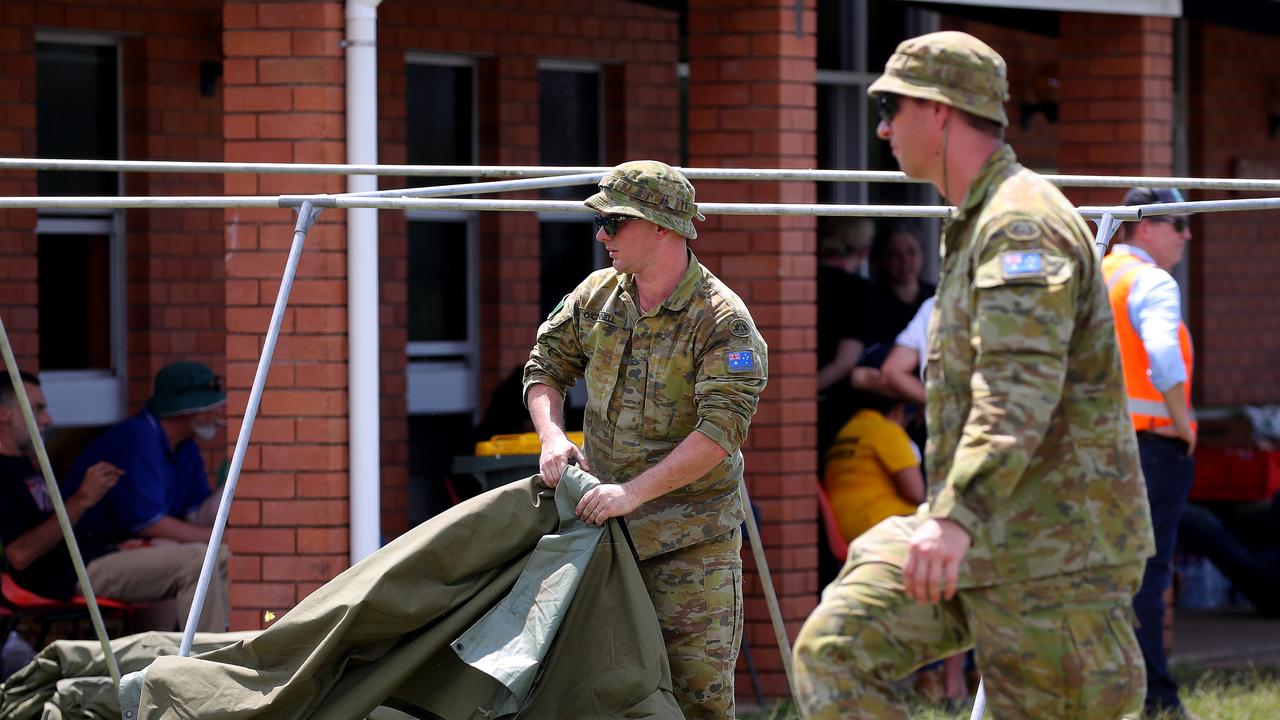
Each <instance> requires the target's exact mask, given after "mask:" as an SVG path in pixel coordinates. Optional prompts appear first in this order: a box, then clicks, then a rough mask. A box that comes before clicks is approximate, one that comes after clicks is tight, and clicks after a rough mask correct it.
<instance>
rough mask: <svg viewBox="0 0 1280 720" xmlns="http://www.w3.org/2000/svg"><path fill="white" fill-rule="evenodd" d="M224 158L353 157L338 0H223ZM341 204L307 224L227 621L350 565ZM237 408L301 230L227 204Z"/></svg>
mask: <svg viewBox="0 0 1280 720" xmlns="http://www.w3.org/2000/svg"><path fill="white" fill-rule="evenodd" d="M223 26H224V28H225V30H224V34H223V48H224V51H225V53H226V60H225V66H224V67H225V70H224V77H225V82H226V100H225V114H224V117H223V137H224V138H225V145H224V147H225V157H226V159H227V160H228V161H232V162H234V161H244V162H248V161H276V162H291V161H292V162H342V161H343V155H344V152H343V151H344V144H343V133H344V116H343V112H344V107H343V82H344V65H343V56H342V50H341V48H340V47H339V44H338V43H339V41H340V39H341V33H342V28H343V3H342V2H338V1H336V0H335V1H332V2H313V3H293V2H279V3H275V2H234V1H232V2H227V3H226V4H225V5H224V7H223ZM344 190H345V183H344V181H343V179H342V178H340V177H323V178H310V177H307V176H297V175H259V176H253V175H228V176H226V179H225V192H226V193H227V194H232V195H243V194H286V193H290V194H292V193H312V192H326V193H333V192H343V191H344ZM344 219H345V215H344V214H343V213H342V212H338V211H333V210H329V211H326V212H325V213H324V214H323V215H322V216H321V218H320V222H318V223H317V224H316V225H315V226H314V227H313V228H312V230H311V232H310V233H308V235H307V241H306V249H305V251H304V252H303V255H302V260H301V263H300V264H299V268H298V275H297V280H296V281H295V282H294V285H293V293H292V296H291V297H290V301H289V307H290V310H289V311H288V313H287V314H286V316H285V321H284V326H283V329H282V333H281V336H280V341H279V345H278V346H277V347H276V352H275V360H274V362H273V364H272V369H271V372H270V375H269V376H268V379H267V385H266V390H265V392H264V394H263V398H262V406H261V410H260V413H259V415H258V419H257V421H256V424H255V426H254V435H253V445H252V446H251V447H250V449H249V453H248V455H247V456H246V458H245V465H244V474H243V476H242V477H241V480H240V486H239V491H238V493H237V498H236V503H235V505H234V506H233V509H232V513H231V525H232V527H231V529H230V531H229V533H228V541H229V542H230V545H231V549H232V551H233V552H234V553H235V555H236V557H235V562H234V564H233V566H232V588H231V605H232V627H233V628H252V627H259V626H260V625H261V624H262V622H263V620H262V618H263V613H264V611H268V610H270V611H274V612H276V614H277V615H278V614H280V612H281V611H283V610H288V609H289V608H290V607H292V606H293V605H294V604H295V603H296V602H297V601H298V600H300V599H301V598H302V597H304V596H305V595H306V594H307V593H309V592H310V591H311V590H313V589H314V588H316V587H318V586H319V585H321V584H323V583H324V582H325V581H327V580H329V579H330V578H332V577H333V576H334V575H336V574H337V573H338V572H340V571H341V570H342V569H344V568H345V567H346V566H347V552H348V540H347V517H348V513H347V473H346V469H347V420H346V411H347V395H346V390H345V388H346V383H347V376H346V373H347V369H346V359H347V354H346V308H345V307H344V305H345V303H346V252H345V249H346V241H345V222H344ZM225 222H226V235H225V250H226V258H227V259H226V304H227V310H226V322H227V339H226V348H227V350H226V352H227V374H228V378H227V386H228V391H229V393H228V394H229V396H230V402H229V403H228V411H227V415H228V418H229V419H230V421H231V422H230V425H231V426H230V428H229V432H228V436H229V438H230V439H231V441H232V442H234V438H235V437H236V435H237V433H238V431H239V422H238V418H240V417H242V416H243V412H244V408H245V405H246V403H247V401H248V394H249V388H250V387H251V385H252V382H253V374H254V371H255V368H256V366H257V361H258V356H259V352H260V350H261V346H262V339H263V337H264V336H265V333H266V330H267V325H268V321H269V319H270V316H271V307H272V305H273V304H274V302H275V297H276V292H277V289H278V287H279V283H280V277H281V273H282V272H283V269H284V264H285V259H286V257H287V255H288V249H289V245H290V242H291V240H292V230H293V223H294V215H293V214H292V213H290V212H288V211H286V210H248V211H246V210H228V211H226V213H225Z"/></svg>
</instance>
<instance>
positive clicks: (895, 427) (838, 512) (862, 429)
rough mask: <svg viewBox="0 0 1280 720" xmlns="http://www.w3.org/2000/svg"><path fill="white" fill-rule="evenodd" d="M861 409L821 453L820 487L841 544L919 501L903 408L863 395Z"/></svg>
mask: <svg viewBox="0 0 1280 720" xmlns="http://www.w3.org/2000/svg"><path fill="white" fill-rule="evenodd" d="M860 404H861V407H862V409H861V410H859V411H858V412H857V413H855V414H854V416H853V417H851V418H849V421H848V422H846V423H845V424H844V426H843V427H842V428H840V432H839V433H837V434H836V439H835V442H834V443H832V445H831V448H830V449H828V450H827V455H826V463H825V468H824V470H823V477H822V485H823V489H824V490H826V493H827V497H828V498H829V499H830V500H831V508H832V510H833V511H834V512H835V516H836V520H837V522H839V524H840V531H841V533H842V534H843V535H844V537H845V540H848V541H852V540H853V539H854V538H856V537H858V536H859V535H861V534H862V533H864V532H866V531H867V530H870V529H871V528H872V527H874V526H876V525H877V524H879V523H880V521H881V520H884V519H885V518H887V517H891V516H894V515H912V514H914V513H915V511H916V507H917V506H918V505H919V504H920V503H922V502H924V475H923V474H922V473H921V472H920V456H919V453H918V452H917V450H916V448H915V445H913V444H912V443H911V440H910V438H908V437H907V432H906V430H904V429H903V427H904V425H906V423H907V422H908V421H909V420H910V411H909V406H908V405H907V404H906V403H904V402H902V401H901V400H899V399H896V398H888V397H885V396H883V395H874V394H871V393H864V394H863V397H862V398H861V403H860Z"/></svg>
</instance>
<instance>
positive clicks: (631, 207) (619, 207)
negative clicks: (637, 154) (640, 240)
mask: <svg viewBox="0 0 1280 720" xmlns="http://www.w3.org/2000/svg"><path fill="white" fill-rule="evenodd" d="M583 204H584V205H586V206H587V207H589V208H591V209H592V210H595V211H596V212H598V213H600V214H602V215H626V216H628V217H634V218H640V219H642V220H648V221H649V222H651V223H653V224H654V225H658V226H660V227H664V228H667V229H668V230H673V231H675V232H677V233H680V234H681V235H683V236H684V237H686V238H688V239H690V240H692V239H694V238H696V237H698V231H697V230H695V229H694V227H693V221H694V220H695V219H697V220H706V218H705V217H703V216H702V213H700V212H698V206H697V205H696V204H694V202H693V185H691V184H690V183H689V181H688V180H687V179H686V178H685V176H684V174H683V173H681V172H680V171H679V170H676V169H675V168H673V167H671V166H670V165H667V164H666V163H661V162H658V161H657V160H633V161H632V162H625V163H622V164H621V165H619V166H617V167H615V168H614V169H613V170H611V171H610V172H609V174H608V175H605V176H604V178H603V179H602V180H601V181H600V192H598V193H596V194H595V195H592V196H591V197H589V198H587V199H586V201H585V202H584V203H583Z"/></svg>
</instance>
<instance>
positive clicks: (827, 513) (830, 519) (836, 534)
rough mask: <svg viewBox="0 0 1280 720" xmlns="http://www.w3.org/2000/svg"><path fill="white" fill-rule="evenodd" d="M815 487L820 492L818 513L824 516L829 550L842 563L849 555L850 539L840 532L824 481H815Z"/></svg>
mask: <svg viewBox="0 0 1280 720" xmlns="http://www.w3.org/2000/svg"><path fill="white" fill-rule="evenodd" d="M814 489H815V490H816V491H817V493H818V514H819V515H820V516H821V517H822V527H823V529H824V530H825V531H826V532H825V534H826V541H827V550H828V551H829V552H830V553H831V554H832V555H833V556H834V557H835V559H836V560H837V561H839V562H841V563H843V562H844V561H845V558H847V557H848V555H849V541H848V540H845V538H844V533H842V532H840V522H839V521H838V520H836V511H835V510H834V509H832V507H831V499H830V498H828V497H827V491H826V490H824V489H823V488H822V483H820V482H815V483H814Z"/></svg>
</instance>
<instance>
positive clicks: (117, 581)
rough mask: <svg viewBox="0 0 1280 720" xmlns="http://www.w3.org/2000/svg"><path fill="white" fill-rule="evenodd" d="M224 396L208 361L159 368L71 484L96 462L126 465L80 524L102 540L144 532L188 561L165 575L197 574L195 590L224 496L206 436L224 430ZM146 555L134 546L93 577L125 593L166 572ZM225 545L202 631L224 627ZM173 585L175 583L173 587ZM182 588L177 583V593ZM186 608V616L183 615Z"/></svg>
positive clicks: (183, 600)
mask: <svg viewBox="0 0 1280 720" xmlns="http://www.w3.org/2000/svg"><path fill="white" fill-rule="evenodd" d="M226 402H227V395H226V393H225V392H223V390H222V384H221V382H220V381H219V379H218V376H217V375H215V374H214V373H213V371H212V370H211V369H209V367H208V366H207V365H205V364H204V363H200V362H191V361H179V362H173V363H170V364H168V365H166V366H164V367H163V368H161V369H160V372H158V373H156V377H155V385H154V391H153V392H152V394H151V399H149V400H148V401H147V403H146V406H145V407H144V408H143V409H142V410H141V411H139V412H138V413H136V414H134V415H132V416H130V417H129V418H127V419H125V420H123V421H122V422H120V423H117V424H116V425H114V426H112V427H111V428H110V429H108V430H107V431H106V432H105V433H103V434H102V435H100V436H98V438H96V439H95V440H94V441H93V442H91V443H89V445H88V446H87V447H85V449H84V451H83V452H81V453H80V456H79V457H78V458H77V459H76V462H75V464H74V465H73V466H72V469H71V472H70V473H68V476H67V477H68V481H69V487H70V489H71V490H72V491H74V490H75V485H76V484H77V483H78V482H79V481H80V479H81V478H82V477H84V476H85V473H86V472H87V470H88V469H89V468H90V467H92V466H94V465H95V464H98V463H109V464H110V465H112V466H114V467H116V468H119V471H120V478H119V480H118V481H117V482H116V484H115V486H114V487H112V488H111V489H110V490H109V491H108V492H107V493H106V495H105V496H104V497H103V499H102V501H101V502H99V503H98V504H96V505H94V506H93V507H92V508H90V509H89V510H88V511H87V512H86V513H85V515H84V519H83V520H81V522H80V524H79V525H78V526H77V528H76V531H77V532H78V533H82V534H84V535H85V536H86V537H89V538H91V539H93V540H94V541H97V542H100V543H106V544H110V545H120V544H125V545H126V546H127V545H132V544H135V543H136V541H137V539H141V540H142V541H143V542H144V543H149V544H150V545H151V549H153V550H156V549H160V550H163V551H164V552H167V553H168V554H169V555H178V556H180V557H174V558H170V557H166V558H165V559H164V561H165V562H166V563H175V564H177V565H178V566H180V567H182V568H184V570H183V572H181V573H171V575H170V577H169V578H168V580H167V582H169V583H171V584H173V583H179V582H185V581H186V579H188V578H189V579H190V580H191V581H192V582H191V584H190V588H189V589H190V590H194V588H195V583H194V580H195V579H196V578H197V577H198V575H199V572H200V566H201V564H202V563H203V560H204V551H205V545H206V544H207V543H208V542H209V534H210V531H211V527H212V525H213V517H214V515H215V513H216V511H217V507H218V506H217V501H218V496H217V495H216V494H214V493H213V491H212V489H211V488H210V486H209V480H208V476H207V475H206V474H205V462H204V457H203V456H202V454H201V452H200V446H199V444H198V443H199V442H205V441H208V440H212V439H213V437H214V436H215V434H216V433H217V424H216V423H217V416H218V414H219V412H220V410H221V408H222V406H223V405H225V404H226ZM146 557H147V556H146V555H141V554H134V553H128V554H123V555H119V556H118V557H115V560H118V562H116V563H115V564H114V565H113V566H111V567H109V568H105V569H104V571H103V572H100V573H94V572H92V570H93V569H92V568H90V570H91V572H90V579H91V580H92V582H93V585H94V588H95V589H96V590H98V591H99V592H101V593H102V594H103V595H104V596H107V597H122V593H127V592H131V591H132V589H131V587H132V586H131V584H137V583H140V582H142V580H141V578H150V579H152V580H154V581H157V582H163V581H165V579H164V578H163V577H162V576H159V575H157V574H156V573H154V572H152V569H151V568H149V567H145V566H143V561H144V559H145V558H146ZM229 557H230V553H229V552H228V550H227V548H226V546H223V547H222V548H221V549H220V553H219V556H218V567H217V572H215V573H214V575H213V577H212V579H211V582H210V586H209V596H208V600H207V601H206V603H205V605H204V612H203V614H202V615H201V625H200V628H201V629H210V630H213V629H217V630H221V629H224V628H225V627H226V616H227V582H228V575H227V563H228V559H229ZM175 587H176V585H175ZM186 589H187V588H186V586H185V585H184V586H183V590H182V591H181V592H179V595H178V599H179V604H180V605H184V606H185V605H189V603H190V598H189V597H187V596H186V595H185V591H186ZM175 591H176V590H175ZM185 620H186V616H185V615H183V616H182V617H181V618H179V621H180V622H182V621H185Z"/></svg>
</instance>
